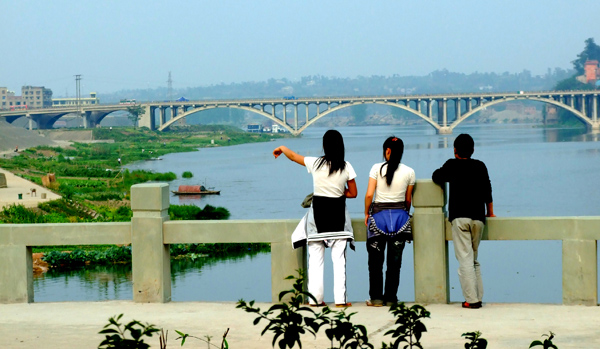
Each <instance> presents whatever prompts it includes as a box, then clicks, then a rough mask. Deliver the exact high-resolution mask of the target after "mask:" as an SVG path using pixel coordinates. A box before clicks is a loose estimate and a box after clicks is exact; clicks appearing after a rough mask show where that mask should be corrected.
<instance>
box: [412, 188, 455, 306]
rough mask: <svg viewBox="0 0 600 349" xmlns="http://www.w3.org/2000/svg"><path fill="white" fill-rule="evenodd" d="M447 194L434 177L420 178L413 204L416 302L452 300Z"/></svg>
mask: <svg viewBox="0 0 600 349" xmlns="http://www.w3.org/2000/svg"><path fill="white" fill-rule="evenodd" d="M445 202H446V200H445V196H444V191H443V190H442V187H440V186H439V185H437V184H435V183H433V181H431V180H417V182H416V184H415V190H414V197H413V206H414V208H415V211H414V214H413V235H414V244H415V245H414V263H415V302H417V303H438V304H445V303H448V302H449V300H450V291H449V289H450V287H449V278H448V242H447V241H446V232H445V225H446V217H445V212H444V205H445Z"/></svg>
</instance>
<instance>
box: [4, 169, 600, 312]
mask: <svg viewBox="0 0 600 349" xmlns="http://www.w3.org/2000/svg"><path fill="white" fill-rule="evenodd" d="M131 198H132V200H131V206H132V210H133V218H132V220H131V222H130V223H129V222H124V223H81V224H0V303H23V302H33V299H34V298H33V268H32V253H31V246H52V245H94V244H130V243H131V245H132V279H133V300H134V301H135V302H168V301H170V300H171V269H170V258H169V244H178V243H219V242H222V243H235V242H266V243H270V244H271V298H272V300H273V302H276V301H277V300H278V294H279V292H280V291H281V290H284V289H289V288H290V287H291V283H292V282H291V281H290V280H284V278H285V277H286V276H288V275H292V274H295V271H296V270H297V269H299V268H302V269H305V268H306V250H305V249H304V248H299V249H297V250H293V249H292V247H291V234H292V232H293V230H294V228H295V227H296V225H297V223H298V221H299V220H247V221H169V216H168V213H167V210H168V207H169V190H168V185H167V184H163V183H158V184H138V185H134V186H133V187H132V188H131ZM445 201H446V200H445V197H444V192H443V190H442V188H441V187H439V186H437V185H435V184H434V183H433V182H431V181H430V180H419V181H417V184H416V186H415V195H414V199H413V204H414V208H415V210H414V215H413V233H414V239H415V241H414V265H415V273H414V274H415V301H416V302H418V303H447V302H449V300H450V296H449V277H448V258H449V255H448V241H449V240H451V229H450V225H449V223H448V222H447V221H446V218H445V212H444V204H445ZM352 225H353V227H354V233H355V238H356V240H357V241H365V240H366V231H365V227H364V223H363V220H362V219H356V220H353V221H352ZM484 239H487V240H562V241H563V303H564V304H585V305H597V303H598V298H597V288H598V270H597V247H596V246H597V244H596V241H597V240H598V239H600V217H564V218H557V217H535V218H492V219H489V221H488V224H487V226H486V230H485V232H484ZM366 277H368V276H367V275H365V278H366Z"/></svg>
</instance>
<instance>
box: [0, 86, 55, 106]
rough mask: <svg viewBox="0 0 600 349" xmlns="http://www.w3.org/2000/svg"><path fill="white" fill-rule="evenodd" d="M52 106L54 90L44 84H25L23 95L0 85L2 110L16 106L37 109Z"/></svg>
mask: <svg viewBox="0 0 600 349" xmlns="http://www.w3.org/2000/svg"><path fill="white" fill-rule="evenodd" d="M51 106H52V90H51V89H49V88H45V87H44V86H23V87H21V96H17V95H15V92H14V91H10V90H9V89H8V88H6V87H0V110H2V109H4V110H14V109H15V108H24V109H35V108H49V107H51Z"/></svg>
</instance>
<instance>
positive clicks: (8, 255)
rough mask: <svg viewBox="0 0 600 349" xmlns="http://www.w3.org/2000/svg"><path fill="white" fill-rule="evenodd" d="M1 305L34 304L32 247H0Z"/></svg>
mask: <svg viewBox="0 0 600 349" xmlns="http://www.w3.org/2000/svg"><path fill="white" fill-rule="evenodd" d="M0 266H2V267H0V304H3V303H32V302H33V262H32V258H31V247H28V246H23V245H0Z"/></svg>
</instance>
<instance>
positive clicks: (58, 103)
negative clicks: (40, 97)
mask: <svg viewBox="0 0 600 349" xmlns="http://www.w3.org/2000/svg"><path fill="white" fill-rule="evenodd" d="M96 104H100V98H98V96H97V94H96V92H90V96H89V97H80V98H79V105H96ZM74 105H77V98H76V97H66V98H52V106H53V107H67V106H74Z"/></svg>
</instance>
